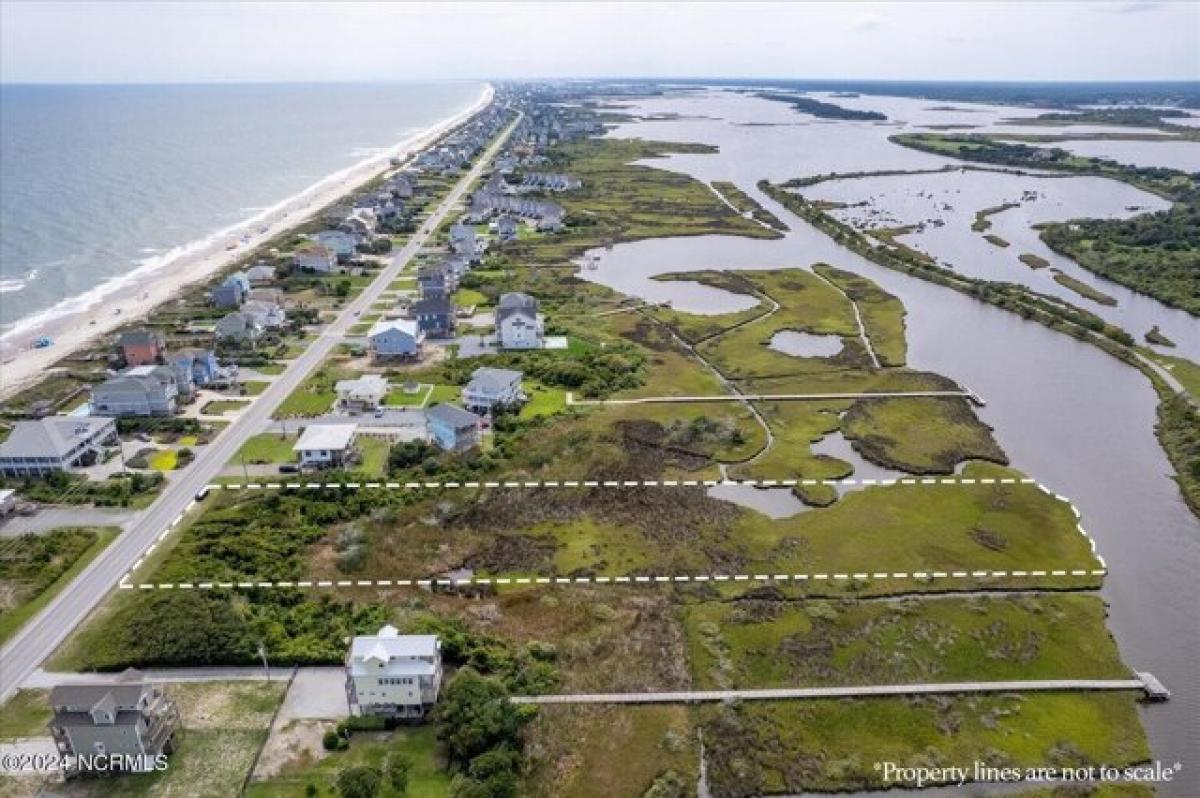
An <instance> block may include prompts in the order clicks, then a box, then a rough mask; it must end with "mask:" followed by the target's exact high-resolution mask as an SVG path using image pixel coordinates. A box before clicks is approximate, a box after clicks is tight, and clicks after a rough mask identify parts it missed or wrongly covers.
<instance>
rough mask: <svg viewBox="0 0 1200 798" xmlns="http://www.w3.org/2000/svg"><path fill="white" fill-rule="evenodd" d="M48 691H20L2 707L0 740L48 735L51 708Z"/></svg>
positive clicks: (0, 712) (0, 711)
mask: <svg viewBox="0 0 1200 798" xmlns="http://www.w3.org/2000/svg"><path fill="white" fill-rule="evenodd" d="M48 695H49V691H48V690H18V691H17V692H15V693H13V696H12V698H10V699H8V701H6V702H5V703H4V705H3V706H0V740H12V739H14V738H16V737H40V736H42V735H45V734H47V731H46V724H47V723H49V722H50V716H51V715H52V714H53V713H51V712H50V706H49V705H48V704H47V703H46V697H47V696H48Z"/></svg>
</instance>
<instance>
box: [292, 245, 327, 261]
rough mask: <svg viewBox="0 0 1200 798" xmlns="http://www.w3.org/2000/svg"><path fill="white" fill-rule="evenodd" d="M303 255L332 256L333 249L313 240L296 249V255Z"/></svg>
mask: <svg viewBox="0 0 1200 798" xmlns="http://www.w3.org/2000/svg"><path fill="white" fill-rule="evenodd" d="M301 255H315V256H316V257H319V258H332V257H333V250H332V249H330V248H329V247H327V246H325V245H324V244H317V243H315V242H311V243H308V244H305V245H304V246H302V247H300V248H299V249H297V250H296V256H297V257H299V256H301Z"/></svg>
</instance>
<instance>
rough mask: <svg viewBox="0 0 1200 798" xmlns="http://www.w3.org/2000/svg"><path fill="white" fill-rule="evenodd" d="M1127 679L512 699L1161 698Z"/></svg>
mask: <svg viewBox="0 0 1200 798" xmlns="http://www.w3.org/2000/svg"><path fill="white" fill-rule="evenodd" d="M1134 676H1135V677H1136V678H1133V679H1050V680H1042V681H1038V680H1030V681H1006V682H947V683H943V684H881V685H860V686H849V687H781V688H775V689H766V690H684V691H679V692H663V693H579V694H574V695H562V694H560V695H533V696H528V695H523V696H513V698H512V701H513V703H516V704H677V703H680V704H694V703H701V702H710V701H734V700H737V701H779V700H792V699H820V698H871V697H878V696H908V695H947V694H968V693H1028V692H1065V691H1076V690H1087V691H1090V690H1140V691H1142V692H1144V693H1146V695H1147V697H1148V698H1151V699H1155V700H1165V699H1166V698H1167V696H1168V695H1169V693H1167V692H1166V689H1165V688H1164V687H1163V686H1162V685H1161V684H1160V683H1159V682H1158V680H1157V679H1155V678H1154V676H1153V675H1151V674H1148V673H1137V674H1134Z"/></svg>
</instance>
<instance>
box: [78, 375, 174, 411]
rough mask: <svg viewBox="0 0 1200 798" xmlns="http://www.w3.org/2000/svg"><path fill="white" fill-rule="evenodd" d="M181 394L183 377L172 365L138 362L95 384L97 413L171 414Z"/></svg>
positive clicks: (93, 401) (93, 395) (93, 392)
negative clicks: (180, 380)
mask: <svg viewBox="0 0 1200 798" xmlns="http://www.w3.org/2000/svg"><path fill="white" fill-rule="evenodd" d="M178 398H179V380H178V378H177V376H176V373H175V369H173V368H171V367H170V366H134V367H133V368H131V369H126V370H125V371H123V372H121V373H120V374H118V375H117V376H115V377H111V378H109V379H107V380H105V381H104V382H102V383H100V384H99V385H96V386H93V388H92V402H91V404H92V414H93V415H97V416H116V417H117V418H124V417H127V416H169V415H172V414H174V412H175V406H176V403H177V401H178Z"/></svg>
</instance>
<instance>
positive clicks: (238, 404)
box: [200, 399, 250, 416]
mask: <svg viewBox="0 0 1200 798" xmlns="http://www.w3.org/2000/svg"><path fill="white" fill-rule="evenodd" d="M248 404H250V403H249V402H247V401H244V400H239V399H218V400H217V401H214V402H209V403H208V404H206V405H204V407H202V408H200V412H201V413H203V414H204V415H206V416H221V415H224V414H225V413H235V412H237V411H238V410H241V409H242V408H244V407H245V406H246V405H248Z"/></svg>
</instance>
